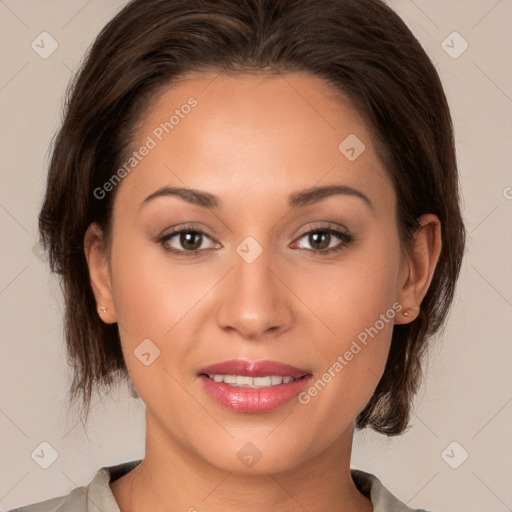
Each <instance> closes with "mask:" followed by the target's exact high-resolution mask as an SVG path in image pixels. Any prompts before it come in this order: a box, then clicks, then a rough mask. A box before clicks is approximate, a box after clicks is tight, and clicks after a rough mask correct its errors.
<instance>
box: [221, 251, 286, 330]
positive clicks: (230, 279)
mask: <svg viewBox="0 0 512 512" xmlns="http://www.w3.org/2000/svg"><path fill="white" fill-rule="evenodd" d="M271 264H272V261H271V258H270V255H269V254H268V251H265V250H264V251H263V252H262V254H261V255H260V256H259V257H258V258H257V259H256V260H255V261H253V262H252V263H248V262H247V261H245V260H244V259H243V258H241V257H239V256H238V255H237V254H235V255H234V257H233V265H234V268H233V269H232V270H231V272H229V274H228V275H227V276H226V279H225V280H223V282H222V287H221V290H220V296H218V298H219V304H218V307H217V310H216V311H217V322H218V325H219V327H220V328H221V329H223V330H225V331H231V332H235V333H238V335H239V336H241V337H243V338H245V339H248V340H259V339H262V338H264V337H266V336H268V335H270V334H271V333H273V335H274V336H275V335H277V334H278V333H280V332H284V331H286V330H288V329H289V328H290V326H291V325H292V321H293V311H292V307H291V302H290V292H289V290H288V289H287V287H286V286H285V284H283V280H282V278H281V276H280V275H279V271H278V270H277V269H276V268H271ZM273 267H275V265H273Z"/></svg>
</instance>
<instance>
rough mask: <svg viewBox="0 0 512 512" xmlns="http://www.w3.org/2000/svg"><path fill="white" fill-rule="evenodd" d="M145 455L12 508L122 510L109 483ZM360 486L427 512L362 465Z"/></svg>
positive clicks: (393, 505) (380, 505)
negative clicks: (61, 491)
mask: <svg viewBox="0 0 512 512" xmlns="http://www.w3.org/2000/svg"><path fill="white" fill-rule="evenodd" d="M141 461H142V459H139V460H132V461H129V462H124V463H123V464H118V465H117V466H109V467H103V468H101V469H100V470H98V472H97V473H96V476H95V477H94V478H93V479H92V480H91V482H90V483H89V485H87V486H82V487H76V488H75V489H73V490H72V491H71V492H70V493H69V494H68V495H66V496H62V497H60V498H53V499H50V500H46V501H42V502H40V503H34V504H32V505H27V506H25V507H21V508H16V509H12V510H10V511H8V512H121V511H120V510H119V507H118V506H117V502H116V500H115V498H114V496H113V494H112V491H111V490H110V487H109V485H108V484H109V482H111V481H112V482H113V481H114V480H116V479H118V478H121V477H122V476H123V475H125V474H126V473H129V472H130V471H131V470H132V469H134V468H135V467H136V466H137V465H138V464H139V463H140V462H141ZM350 472H351V475H352V480H354V483H355V484H356V486H357V488H358V489H359V490H360V491H361V492H362V493H363V494H364V495H365V496H368V497H369V498H370V499H371V501H372V504H373V512H427V511H426V510H424V509H411V508H409V507H408V506H406V505H405V504H404V503H402V502H401V501H400V500H398V499H397V498H396V497H395V496H393V494H391V493H390V492H389V491H388V490H387V489H386V488H385V487H384V486H383V485H382V483H381V482H380V480H379V479H378V478H377V477H376V476H375V475H372V474H371V473H366V472H365V471H361V470H358V469H351V470H350Z"/></svg>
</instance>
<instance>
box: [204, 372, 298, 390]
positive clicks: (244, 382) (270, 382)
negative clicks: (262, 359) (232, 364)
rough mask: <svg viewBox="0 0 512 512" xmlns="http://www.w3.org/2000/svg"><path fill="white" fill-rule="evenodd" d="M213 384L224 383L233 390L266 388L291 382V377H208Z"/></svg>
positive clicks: (292, 379)
mask: <svg viewBox="0 0 512 512" xmlns="http://www.w3.org/2000/svg"><path fill="white" fill-rule="evenodd" d="M208 377H210V379H212V380H214V381H215V382H225V383H226V384H229V385H230V386H233V387H235V388H268V387H270V386H279V385H280V384H288V383H289V382H293V381H294V380H295V379H294V378H293V377H281V376H280V375H269V376H268V377H246V376H242V375H208Z"/></svg>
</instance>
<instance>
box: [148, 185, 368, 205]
mask: <svg viewBox="0 0 512 512" xmlns="http://www.w3.org/2000/svg"><path fill="white" fill-rule="evenodd" d="M334 195H346V196H353V197H358V198H359V199H362V200H363V201H364V202H365V204H366V205H367V206H368V207H369V208H370V209H371V210H374V209H375V208H374V206H373V203H372V202H371V201H370V199H369V198H368V197H367V196H366V195H365V194H363V193H362V192H361V191H360V190H357V189H355V188H352V187H349V186H346V185H326V186H323V187H311V188H308V189H305V190H301V191H299V192H295V193H293V194H291V195H290V196H289V198H288V204H289V207H290V208H291V209H296V208H301V207H304V206H307V205H310V204H313V203H318V202H320V201H322V200H324V199H326V198H328V197H331V196H334ZM157 197H179V198H181V199H183V200H184V201H187V202H188V203H191V204H195V205H198V206H201V207H203V208H208V209H209V210H213V209H215V208H219V207H220V201H219V199H218V198H217V197H216V196H214V195H212V194H210V193H208V192H203V191H200V190H195V189H191V188H183V187H162V188H160V189H158V190H157V191H156V192H153V193H152V194H150V195H149V196H148V197H146V199H144V201H142V203H141V205H140V208H142V207H143V206H144V205H145V204H147V203H149V202H150V201H152V200H154V199H156V198H157Z"/></svg>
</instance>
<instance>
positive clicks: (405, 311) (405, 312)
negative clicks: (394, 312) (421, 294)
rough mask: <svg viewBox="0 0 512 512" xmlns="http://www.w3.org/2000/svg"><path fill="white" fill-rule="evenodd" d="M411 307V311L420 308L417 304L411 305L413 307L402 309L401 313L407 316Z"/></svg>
mask: <svg viewBox="0 0 512 512" xmlns="http://www.w3.org/2000/svg"><path fill="white" fill-rule="evenodd" d="M411 309H412V310H413V311H415V310H416V309H420V308H419V306H413V307H411V308H407V309H406V310H404V311H403V313H402V315H404V316H409V310H411Z"/></svg>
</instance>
